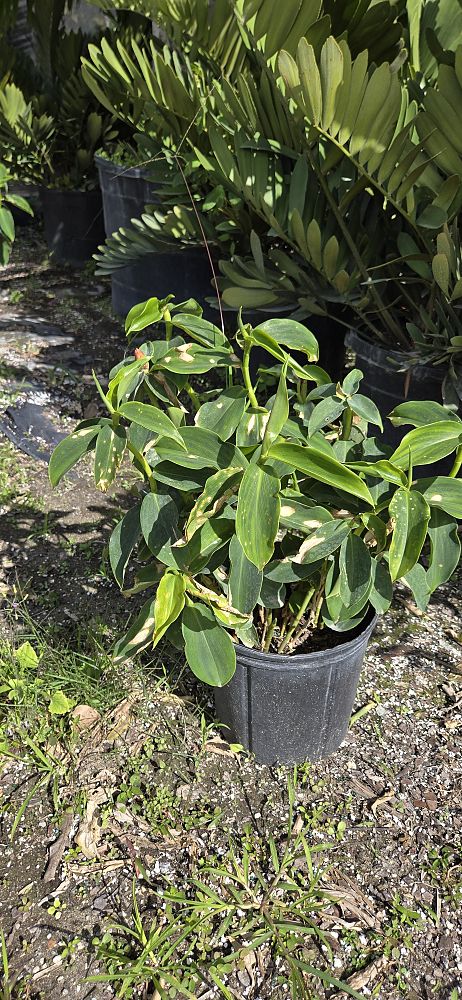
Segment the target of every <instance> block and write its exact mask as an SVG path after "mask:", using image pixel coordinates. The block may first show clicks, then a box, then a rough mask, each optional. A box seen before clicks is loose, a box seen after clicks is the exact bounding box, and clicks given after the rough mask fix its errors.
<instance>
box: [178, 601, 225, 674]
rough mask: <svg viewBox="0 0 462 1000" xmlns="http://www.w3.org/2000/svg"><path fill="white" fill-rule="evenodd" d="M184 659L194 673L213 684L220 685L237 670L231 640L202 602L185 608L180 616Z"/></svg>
mask: <svg viewBox="0 0 462 1000" xmlns="http://www.w3.org/2000/svg"><path fill="white" fill-rule="evenodd" d="M182 631H183V638H184V641H185V653H186V659H187V661H188V663H189V666H190V667H191V670H192V672H193V674H195V675H196V677H198V678H199V680H201V681H204V683H205V684H211V685H212V686H213V687H223V685H224V684H227V683H228V681H230V680H231V678H232V676H233V674H234V671H235V669H236V652H235V649H234V646H233V643H232V641H231V639H230V637H229V635H228V633H227V632H225V630H224V628H222V627H221V625H219V624H218V622H217V620H216V618H215V615H214V613H213V611H212V610H211V609H210V608H207V607H206V606H205V605H204V604H192V605H188V606H187V607H185V609H184V611H183V617H182Z"/></svg>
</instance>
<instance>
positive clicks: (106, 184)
mask: <svg viewBox="0 0 462 1000" xmlns="http://www.w3.org/2000/svg"><path fill="white" fill-rule="evenodd" d="M95 163H96V166H97V168H98V174H99V183H100V186H101V193H102V196H103V212H104V228H105V230H106V236H111V235H112V233H115V232H117V230H118V229H120V228H121V226H128V225H129V224H130V221H131V219H137V218H139V216H140V215H141V214H142V213H143V212H144V206H145V205H148V204H149V205H154V204H159V199H158V196H157V190H156V186H155V184H153V183H152V181H150V180H149V178H148V176H147V171H146V170H144V169H143V168H142V167H125V166H123V165H121V164H119V163H114V162H113V161H112V160H108V159H106V157H104V156H98V155H96V156H95Z"/></svg>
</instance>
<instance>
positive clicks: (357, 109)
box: [279, 37, 460, 229]
mask: <svg viewBox="0 0 462 1000" xmlns="http://www.w3.org/2000/svg"><path fill="white" fill-rule="evenodd" d="M279 67H280V71H281V74H282V76H283V78H284V81H285V84H286V88H287V93H288V94H289V95H290V97H291V98H292V99H293V100H294V101H295V103H296V105H297V107H298V108H299V109H300V110H301V111H303V114H304V116H305V119H306V123H307V127H308V136H307V138H308V142H309V141H310V138H311V139H312V141H318V142H319V141H322V142H324V143H326V145H327V148H328V150H329V152H328V154H327V162H328V163H329V162H330V163H332V162H334V163H335V160H336V158H337V157H338V156H339V155H340V156H341V157H342V158H345V160H347V161H348V162H350V163H351V164H352V166H353V167H354V169H355V172H356V175H357V178H358V179H360V180H362V181H365V182H366V183H367V184H368V185H370V186H371V187H372V188H373V189H374V190H375V191H377V193H378V194H380V196H381V197H382V198H383V199H384V200H385V201H387V202H388V203H389V204H390V205H391V206H393V208H394V209H396V210H397V211H398V212H399V213H400V214H401V215H402V216H403V217H404V218H405V219H406V221H407V222H408V223H409V224H410V225H417V226H421V227H422V228H423V229H437V228H439V227H440V226H441V225H442V224H443V223H444V221H445V219H446V217H447V216H448V217H451V212H453V211H454V210H455V207H456V205H457V201H456V199H457V194H458V191H459V187H460V182H459V183H458V184H455V183H454V182H451V184H450V185H448V184H446V186H444V185H443V180H442V178H441V177H440V175H438V173H437V172H436V171H434V170H431V169H429V167H430V157H429V156H428V155H427V154H426V153H425V152H424V143H423V142H418V141H416V140H415V128H416V125H417V123H418V109H417V106H416V105H415V104H414V103H413V102H410V103H409V101H408V99H407V92H406V90H405V89H404V88H403V87H402V85H401V84H400V81H399V79H398V76H397V74H396V73H395V72H394V71H393V67H392V66H390V65H389V63H382V64H381V65H380V66H378V67H376V68H372V67H369V66H368V58H367V52H363V53H360V55H359V56H357V57H356V58H355V59H353V58H352V56H351V52H350V49H349V47H348V45H347V43H346V42H344V41H341V42H340V43H338V42H337V41H336V39H335V38H333V37H329V38H328V39H327V41H326V42H325V43H324V45H323V48H322V51H321V55H320V57H319V58H317V57H316V54H315V52H314V50H313V47H312V46H311V45H309V44H308V43H307V42H306V41H305V40H304V39H301V41H300V43H299V46H298V49H297V58H296V60H295V59H293V58H292V57H291V56H290V55H289V53H286V52H281V54H280V56H279Z"/></svg>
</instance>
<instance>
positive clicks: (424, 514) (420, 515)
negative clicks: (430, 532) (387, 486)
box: [389, 487, 430, 581]
mask: <svg viewBox="0 0 462 1000" xmlns="http://www.w3.org/2000/svg"><path fill="white" fill-rule="evenodd" d="M389 512H390V517H392V518H393V521H394V528H393V535H392V540H391V544H390V550H389V565H390V574H391V579H392V580H393V581H394V580H400V579H401V578H402V577H404V576H406V574H407V573H408V572H409V570H410V569H412V567H413V566H414V565H415V563H416V562H417V560H418V558H419V556H420V553H421V551H422V546H423V543H424V541H425V537H426V534H427V526H428V522H429V519H430V508H429V506H428V504H427V502H426V500H425V499H424V497H423V496H422V494H421V493H418V491H417V490H406V489H403V487H400V488H399V489H398V490H396V493H395V494H394V496H393V497H392V499H391V501H390V506H389Z"/></svg>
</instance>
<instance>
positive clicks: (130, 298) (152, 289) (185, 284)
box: [111, 247, 213, 319]
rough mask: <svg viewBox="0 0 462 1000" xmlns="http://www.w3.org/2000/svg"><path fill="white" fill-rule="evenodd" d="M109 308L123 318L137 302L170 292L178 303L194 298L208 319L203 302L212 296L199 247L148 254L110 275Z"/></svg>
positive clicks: (205, 264) (208, 275)
mask: <svg viewBox="0 0 462 1000" xmlns="http://www.w3.org/2000/svg"><path fill="white" fill-rule="evenodd" d="M111 287H112V308H113V310H114V312H115V313H117V315H118V316H121V317H122V318H123V319H125V317H126V315H127V313H128V312H129V311H130V309H131V308H132V307H133V306H135V305H136V304H137V303H138V302H144V301H145V300H146V299H149V298H151V296H152V295H156V296H157V297H158V298H163V297H164V296H165V295H169V294H172V295H174V296H175V299H176V301H177V302H183V301H184V300H185V299H189V298H194V299H197V301H198V302H200V304H201V306H202V307H203V309H204V315H205V316H206V317H207V318H210V312H209V310H208V307H207V303H206V301H205V299H206V297H207V296H210V295H213V289H212V286H211V272H210V266H209V262H208V258H207V254H206V252H205V250H204V249H203V248H201V247H197V248H196V247H194V248H191V249H189V248H188V249H184V250H181V251H179V252H173V253H153V254H150V255H149V257H143V258H142V260H140V261H138V262H137V263H136V264H132V265H130V266H129V267H123V268H121V269H120V271H114V273H113V274H112V275H111Z"/></svg>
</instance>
